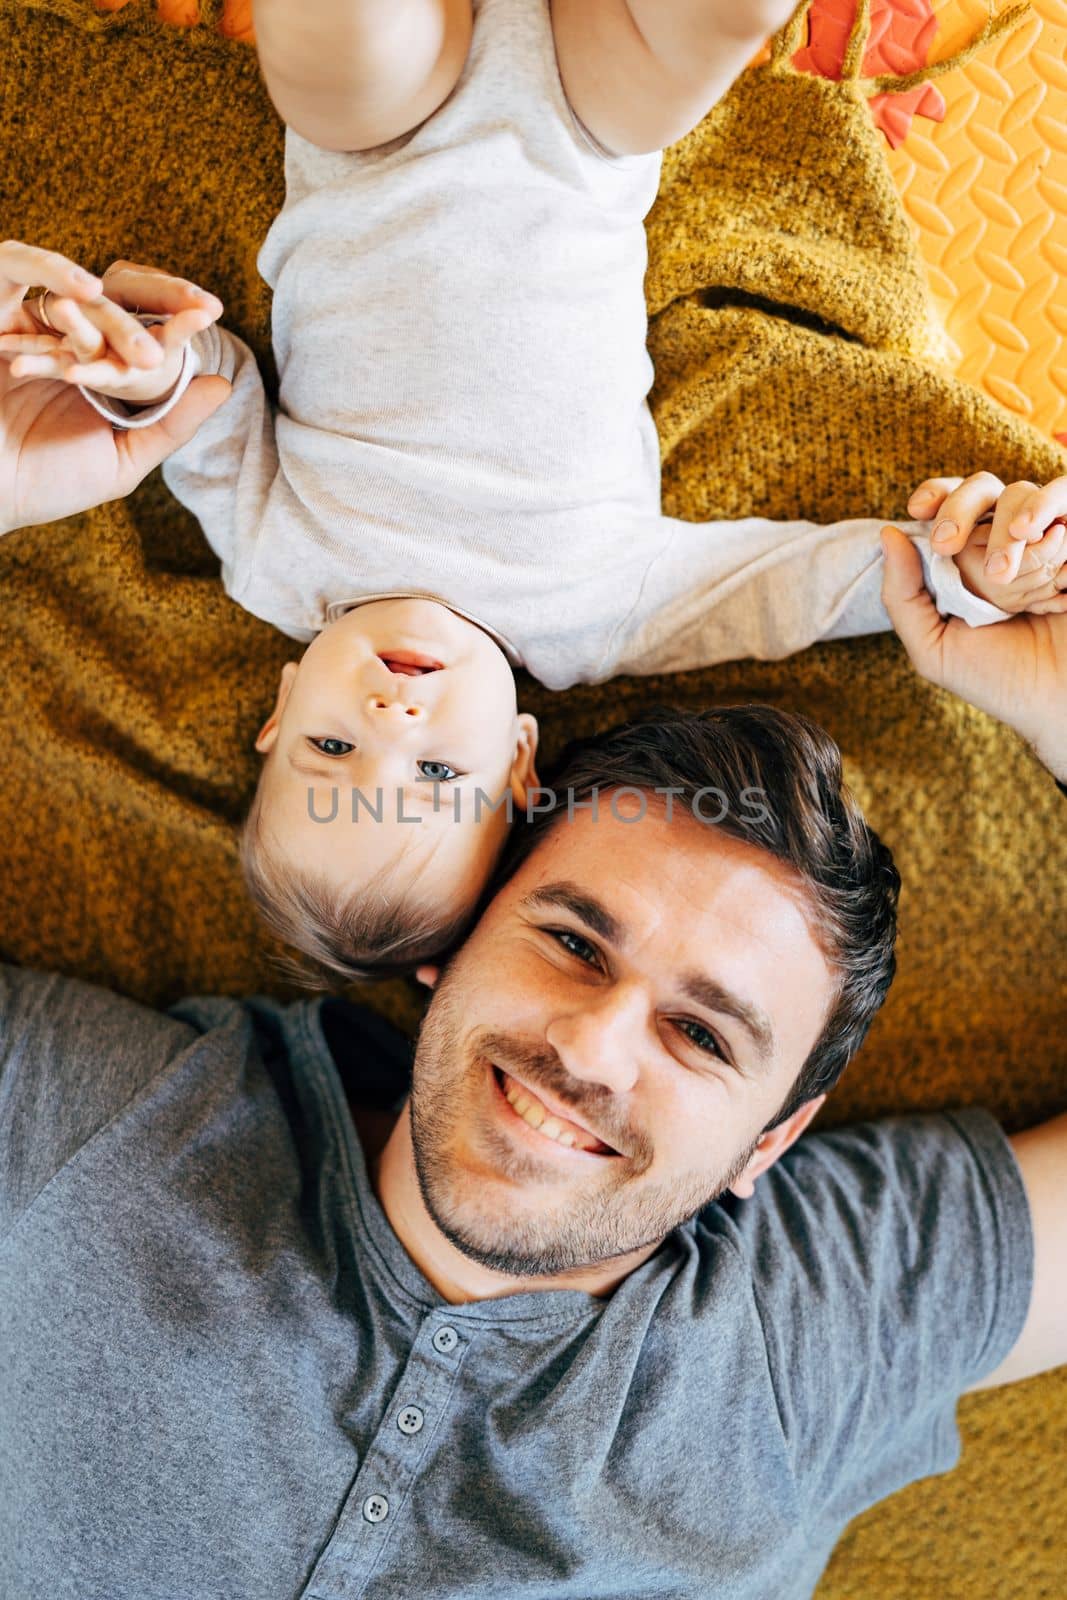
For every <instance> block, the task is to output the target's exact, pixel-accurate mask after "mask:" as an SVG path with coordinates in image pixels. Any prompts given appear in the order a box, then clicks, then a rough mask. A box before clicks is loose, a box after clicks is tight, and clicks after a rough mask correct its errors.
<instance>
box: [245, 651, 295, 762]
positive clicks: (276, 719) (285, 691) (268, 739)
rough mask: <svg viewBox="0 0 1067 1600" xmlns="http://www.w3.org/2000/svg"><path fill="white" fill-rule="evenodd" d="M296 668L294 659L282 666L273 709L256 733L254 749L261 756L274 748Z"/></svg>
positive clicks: (266, 754)
mask: <svg viewBox="0 0 1067 1600" xmlns="http://www.w3.org/2000/svg"><path fill="white" fill-rule="evenodd" d="M297 671H298V668H297V664H296V662H295V661H287V662H286V663H285V666H284V667H283V668H282V675H281V677H280V678H279V679H278V697H277V699H276V700H275V702H274V710H273V711H272V712H271V714H270V716H269V717H268V718H267V720H266V722H265V723H264V724H263V726H262V728H260V730H259V732H258V733H257V734H256V743H255V749H256V750H258V751H259V753H260V755H261V756H269V755H270V753H271V751H272V750H273V749H274V742H275V740H276V739H277V737H278V724H279V723H280V722H281V719H282V712H283V711H284V710H285V702H286V701H287V700H288V698H289V691H290V689H291V688H292V687H293V681H294V679H295V678H296V674H297Z"/></svg>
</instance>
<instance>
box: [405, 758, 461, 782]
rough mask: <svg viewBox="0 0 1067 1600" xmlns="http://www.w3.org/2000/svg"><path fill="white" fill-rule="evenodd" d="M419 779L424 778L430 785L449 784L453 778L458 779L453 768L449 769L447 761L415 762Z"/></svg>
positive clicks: (457, 774) (458, 774)
mask: <svg viewBox="0 0 1067 1600" xmlns="http://www.w3.org/2000/svg"><path fill="white" fill-rule="evenodd" d="M415 765H416V766H417V767H418V769H419V777H420V778H426V779H427V780H428V782H430V783H451V782H452V780H453V778H458V777H459V776H460V773H458V772H457V771H456V769H455V767H450V766H449V764H448V762H447V761H416V763H415Z"/></svg>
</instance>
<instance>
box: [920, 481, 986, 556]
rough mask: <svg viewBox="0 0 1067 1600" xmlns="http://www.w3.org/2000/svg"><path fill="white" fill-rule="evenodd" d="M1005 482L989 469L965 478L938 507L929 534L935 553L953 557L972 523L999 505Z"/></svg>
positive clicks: (961, 545)
mask: <svg viewBox="0 0 1067 1600" xmlns="http://www.w3.org/2000/svg"><path fill="white" fill-rule="evenodd" d="M1003 493H1004V485H1003V483H1001V481H1000V479H999V478H997V477H994V475H993V473H991V472H976V473H974V474H973V475H972V476H971V477H969V478H964V479H963V481H962V482H961V483H959V485H958V486H957V487H956V488H955V489H953V490H952V492H951V493H950V494H948V495H946V496H945V498H944V500H943V501H942V503H941V505H940V506H939V507H938V510H937V513H936V517H935V520H934V527H933V533H932V536H931V537H932V541H933V547H934V549H935V550H936V551H937V553H938V555H944V556H954V555H956V554H957V553H958V552H959V551H960V550H962V549H963V547H964V545H965V544H966V543H967V540H968V538H969V537H970V535H971V533H972V532H973V530H974V526H975V523H976V522H978V520H979V519H980V518H981V517H982V516H984V515H985V513H986V512H987V511H990V510H991V509H992V508H993V507H994V506H995V505H997V504H998V502H999V500H1000V498H1001V496H1002V495H1003Z"/></svg>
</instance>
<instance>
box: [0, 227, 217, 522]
mask: <svg viewBox="0 0 1067 1600" xmlns="http://www.w3.org/2000/svg"><path fill="white" fill-rule="evenodd" d="M120 269H122V273H123V276H121V277H120ZM109 273H110V274H111V278H110V279H109V285H110V284H111V283H114V282H115V279H118V282H117V283H115V287H116V289H117V290H118V292H119V293H120V294H125V293H127V292H131V291H135V290H136V289H138V288H140V287H141V283H142V280H141V279H140V278H139V277H138V276H137V275H139V274H142V273H145V274H147V275H148V276H151V277H152V278H153V279H162V280H163V282H162V283H153V284H152V286H151V289H150V291H149V292H150V293H151V294H152V296H153V299H154V300H155V301H156V303H159V304H163V305H164V309H166V306H165V302H167V301H169V302H170V304H171V305H174V306H177V302H178V301H179V300H180V298H181V291H182V290H188V289H189V288H190V287H192V286H190V285H183V284H182V283H181V280H176V279H172V278H168V277H167V276H166V275H165V274H161V273H160V274H157V273H154V272H152V270H151V269H145V268H133V267H129V266H128V264H127V263H125V262H122V263H116V264H115V268H113V269H109ZM176 285H177V286H178V287H177V288H176V287H175V286H176ZM35 286H39V287H42V288H43V289H45V290H46V291H48V292H49V294H50V296H51V297H52V298H51V299H50V300H49V306H50V307H51V308H52V311H51V312H50V313H49V320H53V318H62V319H63V320H64V321H69V322H70V323H71V324H72V325H73V326H75V327H76V329H77V334H76V335H67V334H63V335H61V334H60V333H59V332H58V331H57V330H53V331H52V332H50V333H49V332H48V331H47V329H46V328H45V327H44V325H43V323H42V321H41V320H40V319H39V318H38V317H37V316H36V315H35V314H34V313H33V311H32V310H31V309H28V307H27V301H26V291H27V290H28V289H29V288H31V287H35ZM104 287H105V285H104V283H103V282H102V280H101V279H99V278H94V277H93V276H92V274H91V273H86V272H84V271H82V269H81V268H80V267H77V266H76V265H75V264H74V262H72V261H68V260H67V259H66V257H65V256H61V255H58V254H56V253H55V252H54V251H50V250H41V249H37V248H36V247H34V246H32V245H27V244H20V243H18V242H16V241H14V240H8V241H7V242H6V243H3V244H0V533H6V532H9V531H11V530H12V529H14V528H20V527H24V526H28V525H35V524H39V523H44V522H52V521H54V520H55V519H56V518H57V517H64V516H70V515H73V514H74V513H75V512H78V511H83V510H86V509H88V507H90V506H95V505H100V504H101V503H102V502H103V501H106V500H115V499H118V498H119V497H120V496H122V495H125V494H128V493H129V492H130V490H131V489H134V488H135V487H136V486H137V484H138V483H140V481H141V479H142V478H143V477H145V476H146V474H147V473H149V472H150V471H151V470H152V468H153V467H155V466H158V465H159V463H160V462H161V461H162V460H164V458H165V457H166V456H169V455H170V454H171V453H172V451H174V450H176V449H177V448H178V446H179V445H182V444H184V443H185V442H186V440H187V439H190V438H192V436H193V434H194V433H195V432H196V430H197V428H198V427H199V426H200V424H201V423H202V422H203V421H204V420H205V419H206V418H207V417H208V416H210V415H211V413H212V412H213V411H215V410H216V409H217V408H218V407H219V406H220V405H221V404H222V402H223V401H224V400H225V399H226V397H227V395H228V394H229V385H228V384H227V383H226V382H225V380H224V379H222V378H198V379H197V380H196V381H195V382H194V383H192V384H191V385H190V387H189V389H188V390H187V391H186V393H185V394H184V395H183V396H182V398H181V400H180V402H179V403H178V404H177V405H176V406H175V407H174V409H173V410H172V411H171V412H170V413H169V414H168V415H167V416H166V417H164V418H162V419H161V420H160V421H159V422H157V423H155V424H153V425H152V426H151V427H146V428H140V429H135V430H132V431H130V432H115V431H114V430H113V429H112V427H111V424H110V423H109V422H108V421H107V420H106V418H104V417H102V416H100V415H99V414H98V413H97V412H96V411H94V410H93V408H92V406H90V405H89V404H88V402H87V401H86V400H85V398H84V396H82V395H81V394H80V393H79V391H78V388H77V384H78V383H80V382H82V381H83V379H82V378H81V377H80V376H74V375H73V371H72V369H74V370H76V369H77V366H78V360H79V358H78V357H77V356H76V354H75V352H74V351H73V350H72V349H70V348H66V347H65V348H63V349H62V350H61V349H59V348H58V347H59V346H60V345H61V344H64V345H65V341H66V340H67V339H68V338H72V337H73V338H77V339H88V337H89V334H87V333H86V330H85V328H84V327H83V326H82V323H81V321H80V320H79V319H80V318H81V317H82V316H84V317H85V318H86V320H87V323H88V326H89V328H90V330H91V335H92V338H93V339H94V340H95V341H96V342H97V344H99V340H100V337H101V335H102V334H103V337H104V338H105V341H107V342H108V350H109V351H110V350H111V347H110V342H109V341H110V336H111V333H112V332H113V333H114V335H115V338H116V339H121V338H124V337H129V328H128V327H127V326H126V324H127V323H132V324H133V326H134V327H136V328H137V329H138V331H141V330H140V327H139V324H137V323H136V321H135V319H134V318H132V317H129V315H128V313H127V312H126V311H125V310H124V309H123V308H122V307H121V306H119V304H118V303H117V302H109V303H110V304H111V305H112V307H113V310H114V311H115V312H121V316H122V318H123V319H125V320H124V321H122V322H121V323H120V322H119V321H118V320H116V319H115V318H114V317H113V315H112V312H111V311H108V310H107V309H106V308H105V309H103V310H101V308H100V301H101V299H102V298H103V297H102V295H101V290H102V289H103V288H104ZM133 303H134V304H136V303H137V302H136V301H134V302H133ZM31 304H32V303H31ZM142 304H145V305H147V304H148V300H147V299H146V300H145V301H143V302H142ZM216 304H217V302H216ZM56 308H61V309H56ZM220 309H221V307H220ZM177 314H178V313H177V311H175V314H174V315H173V316H172V318H171V321H172V322H174V321H176V320H177ZM205 315H206V317H207V322H204V321H203V318H204V316H205ZM217 315H218V311H216V310H215V309H214V306H206V307H205V309H204V310H203V311H199V312H197V313H196V318H197V325H198V326H206V325H207V323H208V322H211V321H214V319H215V317H216V316H217ZM94 317H95V318H96V320H95V321H94V320H93V318H94ZM102 325H103V326H102ZM165 326H170V324H169V323H168V324H167V325H165ZM187 328H188V325H186V329H187ZM106 330H110V331H106ZM179 332H180V328H179ZM173 337H174V335H173V334H172V335H171V338H172V339H173ZM185 337H188V332H187V331H186V334H185ZM37 341H40V343H37ZM154 342H155V344H156V349H157V351H158V350H164V351H165V344H164V343H162V342H160V341H159V340H157V341H154ZM138 348H140V347H138ZM115 355H116V352H111V358H112V359H114V357H115ZM101 359H102V360H103V359H104V358H101ZM151 359H152V360H153V361H154V362H155V374H158V369H159V364H160V358H159V355H158V354H157V355H156V356H154V357H152V358H151ZM37 363H43V366H37V365H36V364H37ZM27 364H30V370H29V371H27V370H26V367H27ZM122 365H123V366H128V365H129V363H127V362H125V361H124V360H123V361H122ZM140 370H141V372H142V373H143V372H144V369H143V368H142V369H140ZM155 374H154V375H155ZM158 381H159V380H158V376H156V383H157V389H158ZM171 382H172V383H173V379H171ZM127 398H130V397H129V396H128V395H127Z"/></svg>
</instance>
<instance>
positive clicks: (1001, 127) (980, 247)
mask: <svg viewBox="0 0 1067 1600" xmlns="http://www.w3.org/2000/svg"><path fill="white" fill-rule="evenodd" d="M127 3H128V0H97V4H98V5H99V7H100V9H103V10H109V11H110V10H119V9H121V8H122V7H123V6H124V5H126V4H127ZM157 8H158V11H159V14H160V16H161V17H162V18H163V19H164V20H166V21H169V22H173V23H175V24H178V25H190V24H193V23H195V22H196V21H197V20H198V16H199V6H198V0H157ZM855 10H856V0H814V4H813V6H812V10H811V21H810V32H809V39H808V42H807V43H806V44H805V46H804V47H803V49H801V50H800V51H799V52H798V53H797V55H796V56H795V57H794V62H795V64H796V65H797V66H798V67H802V68H804V69H806V70H808V71H812V72H819V73H822V74H823V75H824V76H827V77H837V76H838V75H839V70H840V66H841V62H842V58H843V56H844V52H845V45H846V41H847V38H848V34H849V32H850V29H851V27H852V23H853V19H854V16H855ZM1031 13H1032V14H1031V16H1030V17H1029V18H1028V19H1027V20H1026V21H1024V22H1023V24H1022V25H1021V26H1020V27H1019V28H1018V29H1017V30H1016V31H1014V32H1013V33H1011V34H1009V35H1008V36H1007V37H1006V38H1001V39H998V40H994V41H992V42H990V43H989V44H988V45H986V46H985V47H984V48H983V49H982V50H981V51H979V53H978V54H977V55H976V56H974V57H973V58H972V59H971V60H970V61H968V62H966V63H965V64H963V65H962V66H960V67H958V68H955V69H954V70H952V71H951V72H948V73H946V74H945V75H944V76H943V77H939V78H937V79H936V80H935V81H933V82H930V83H922V84H919V85H917V86H916V87H914V88H911V89H909V90H907V91H905V92H903V93H894V94H879V95H876V96H875V97H874V98H873V99H872V101H871V114H872V116H873V117H874V120H875V122H876V123H877V125H878V126H879V127H880V128H881V129H882V131H883V133H884V134H885V137H886V141H887V147H888V150H887V153H888V160H889V165H890V169H891V171H892V173H893V176H894V179H895V180H896V183H897V186H898V188H899V190H900V194H901V196H902V198H903V202H904V207H905V210H906V211H907V214H908V217H909V218H910V220H911V222H912V225H913V226H914V228H915V230H916V233H917V236H918V239H919V243H920V246H921V249H922V253H923V257H924V259H925V261H926V266H927V270H928V273H929V279H930V287H931V290H932V293H933V296H934V300H935V304H936V306H937V309H938V311H939V313H940V317H941V326H942V328H943V332H944V338H943V341H942V355H943V359H944V360H945V362H946V364H947V365H949V366H950V367H951V368H952V370H953V371H954V372H955V373H956V374H957V375H958V376H959V377H961V378H964V379H966V380H967V381H968V382H969V383H972V384H974V385H976V386H977V387H979V388H982V389H984V390H985V391H986V392H987V393H988V394H991V395H992V396H993V397H994V399H996V400H998V401H999V402H1000V404H1001V405H1003V406H1006V407H1007V408H1008V409H1009V410H1010V411H1013V412H1015V413H1016V414H1017V415H1019V416H1021V417H1025V418H1026V419H1027V420H1028V421H1029V422H1031V423H1033V424H1034V426H1035V427H1037V428H1040V429H1041V430H1042V431H1043V432H1046V433H1051V434H1054V435H1056V436H1057V437H1058V438H1059V440H1060V442H1061V443H1067V290H1065V288H1064V282H1063V279H1064V275H1065V274H1067V120H1065V119H1067V0H1032V5H1031ZM988 15H989V8H988V7H987V6H986V4H984V3H983V0H933V3H932V0H871V31H870V37H869V40H868V44H867V49H866V52H865V54H864V58H863V65H862V71H863V72H864V73H865V74H866V75H868V76H876V75H878V74H882V73H893V74H897V75H900V76H904V75H906V74H908V73H911V72H913V71H915V70H916V69H920V68H923V67H928V66H930V65H931V64H933V63H935V62H937V61H938V60H943V59H944V58H946V57H948V56H951V55H953V54H955V52H956V51H957V50H958V49H959V48H961V47H962V46H963V45H965V44H966V43H967V41H968V40H970V39H971V38H973V37H974V36H975V34H976V33H978V32H979V31H980V30H981V28H982V27H983V25H984V24H985V22H986V20H987V17H988ZM219 27H220V29H221V31H222V32H223V33H225V34H226V35H227V36H228V37H230V38H233V39H237V40H242V41H244V42H251V40H252V37H253V35H252V7H251V0H224V4H223V9H222V14H221V21H220V23H219Z"/></svg>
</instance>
